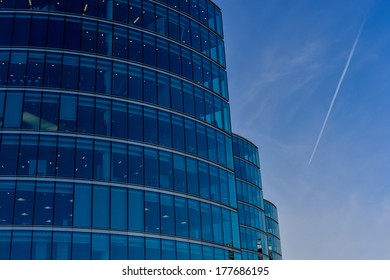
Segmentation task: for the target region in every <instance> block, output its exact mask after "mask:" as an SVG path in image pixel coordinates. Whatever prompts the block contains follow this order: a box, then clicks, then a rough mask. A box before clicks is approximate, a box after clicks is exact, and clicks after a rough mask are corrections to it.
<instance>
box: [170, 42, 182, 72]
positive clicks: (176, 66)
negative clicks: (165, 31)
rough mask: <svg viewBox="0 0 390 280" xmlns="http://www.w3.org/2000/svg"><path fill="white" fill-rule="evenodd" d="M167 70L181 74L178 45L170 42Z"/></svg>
mask: <svg viewBox="0 0 390 280" xmlns="http://www.w3.org/2000/svg"><path fill="white" fill-rule="evenodd" d="M169 70H170V71H171V72H173V73H175V74H177V75H181V55H180V47H179V46H178V45H176V44H174V43H172V42H170V43H169Z"/></svg>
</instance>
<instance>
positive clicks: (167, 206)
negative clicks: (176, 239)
mask: <svg viewBox="0 0 390 280" xmlns="http://www.w3.org/2000/svg"><path fill="white" fill-rule="evenodd" d="M160 201H161V233H162V234H168V235H174V234H175V210H174V199H173V196H171V195H166V194H161V196H160ZM176 213H177V212H176Z"/></svg>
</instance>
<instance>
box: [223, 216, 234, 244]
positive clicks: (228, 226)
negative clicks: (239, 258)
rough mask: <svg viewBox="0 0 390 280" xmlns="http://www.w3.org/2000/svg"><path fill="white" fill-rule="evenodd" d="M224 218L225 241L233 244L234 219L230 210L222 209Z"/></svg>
mask: <svg viewBox="0 0 390 280" xmlns="http://www.w3.org/2000/svg"><path fill="white" fill-rule="evenodd" d="M222 220H223V240H224V241H223V242H224V243H225V244H226V245H229V246H233V236H232V219H231V217H230V211H229V210H227V209H222Z"/></svg>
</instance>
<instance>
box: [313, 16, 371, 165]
mask: <svg viewBox="0 0 390 280" xmlns="http://www.w3.org/2000/svg"><path fill="white" fill-rule="evenodd" d="M364 23H365V19H363V22H362V24H361V25H360V29H359V32H358V34H357V36H356V39H355V41H354V42H353V46H352V49H351V51H350V53H349V56H348V60H347V63H346V64H345V67H344V70H343V73H342V74H341V77H340V80H339V82H338V84H337V87H336V90H335V92H334V95H333V99H332V102H331V103H330V106H329V109H328V113H327V114H326V117H325V120H324V123H323V124H322V128H321V131H320V134H319V135H318V138H317V142H316V144H315V146H314V149H313V152H312V153H311V156H310V160H309V165H310V164H311V161H312V160H313V157H314V155H315V153H316V151H317V147H318V144H319V143H320V140H321V137H322V133H323V132H324V129H325V126H326V123H327V122H328V118H329V115H330V113H331V112H332V109H333V105H334V102H335V100H336V98H337V95H338V94H339V90H340V87H341V84H342V83H343V81H344V77H345V74H346V73H347V71H348V67H349V64H350V62H351V59H352V56H353V54H354V52H355V48H356V45H357V43H358V42H359V38H360V34H361V33H362V29H363V26H364Z"/></svg>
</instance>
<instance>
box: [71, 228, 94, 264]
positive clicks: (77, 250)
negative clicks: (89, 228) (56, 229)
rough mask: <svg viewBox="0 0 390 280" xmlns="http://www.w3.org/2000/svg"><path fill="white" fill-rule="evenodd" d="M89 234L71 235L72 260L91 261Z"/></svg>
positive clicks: (76, 233)
mask: <svg viewBox="0 0 390 280" xmlns="http://www.w3.org/2000/svg"><path fill="white" fill-rule="evenodd" d="M90 252H91V234H90V233H78V232H75V233H73V239H72V259H73V260H89V259H91V254H90Z"/></svg>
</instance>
